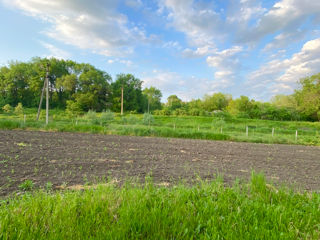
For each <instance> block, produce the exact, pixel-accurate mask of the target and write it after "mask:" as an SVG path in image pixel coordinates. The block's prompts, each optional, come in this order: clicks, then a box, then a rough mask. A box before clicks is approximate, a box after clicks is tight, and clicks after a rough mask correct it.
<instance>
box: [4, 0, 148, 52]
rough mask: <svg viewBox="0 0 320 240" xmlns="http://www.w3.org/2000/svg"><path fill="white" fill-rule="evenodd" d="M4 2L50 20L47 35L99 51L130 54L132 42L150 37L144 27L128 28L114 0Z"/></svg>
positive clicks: (125, 19) (13, 0)
mask: <svg viewBox="0 0 320 240" xmlns="http://www.w3.org/2000/svg"><path fill="white" fill-rule="evenodd" d="M3 1H4V2H5V3H6V4H7V5H9V6H11V7H14V8H18V9H20V10H22V11H23V12H24V13H25V14H27V15H30V16H33V17H36V18H40V19H42V20H43V21H46V22H48V23H50V24H51V28H50V29H46V30H45V32H46V34H47V35H48V36H49V37H51V38H54V39H56V40H59V41H62V42H64V43H67V44H70V45H73V46H77V47H79V48H82V49H90V50H92V51H93V52H95V53H98V54H102V55H106V56H123V55H126V54H129V53H132V52H133V46H134V45H135V44H137V43H139V42H147V41H149V40H150V39H149V38H148V37H147V36H146V33H145V31H144V30H143V29H140V28H139V27H137V26H134V25H133V26H131V27H129V25H130V24H129V22H128V19H127V17H126V16H125V15H124V14H121V13H119V12H117V4H118V3H117V2H118V1H116V0H109V1H103V0H92V1H84V0H80V1H78V0H68V1H64V0H55V1H44V0H43V1H42V0H12V1H9V0H3ZM131 25H132V24H131Z"/></svg>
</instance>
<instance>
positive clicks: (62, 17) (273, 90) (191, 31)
mask: <svg viewBox="0 0 320 240" xmlns="http://www.w3.org/2000/svg"><path fill="white" fill-rule="evenodd" d="M0 22H1V24H0V31H1V33H2V34H1V37H0V52H1V54H0V64H1V65H5V64H7V63H8V61H10V60H19V61H27V60H29V59H31V58H32V57H34V56H40V57H57V58H63V59H72V60H75V61H77V62H87V63H90V64H92V65H94V66H96V67H98V68H99V69H102V70H104V71H106V72H108V73H109V74H111V75H112V76H113V77H114V78H115V76H116V74H118V73H132V74H134V75H135V76H136V77H138V78H140V79H141V80H142V81H143V82H144V85H143V86H144V87H149V86H155V87H157V88H159V89H160V90H161V91H162V93H163V96H164V97H163V100H165V99H166V97H168V96H169V95H171V94H177V95H178V97H180V98H182V99H183V100H191V99H193V98H201V97H203V96H204V95H205V94H212V93H215V92H223V93H228V94H232V95H233V96H234V97H239V96H240V95H246V96H249V97H250V98H254V99H256V100H260V101H268V100H270V98H271V97H272V96H274V95H275V94H291V93H293V91H294V89H295V88H297V87H298V84H297V82H298V81H299V79H301V78H303V77H306V76H310V75H312V74H315V73H318V72H320V1H316V0H277V1H271V0H270V1H267V0H266V1H261V0H260V1H259V0H148V1H146V0H51V1H50V0H0Z"/></svg>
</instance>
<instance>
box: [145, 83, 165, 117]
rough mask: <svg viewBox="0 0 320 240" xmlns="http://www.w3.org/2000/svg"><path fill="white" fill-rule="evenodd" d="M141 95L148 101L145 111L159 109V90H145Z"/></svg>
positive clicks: (152, 88)
mask: <svg viewBox="0 0 320 240" xmlns="http://www.w3.org/2000/svg"><path fill="white" fill-rule="evenodd" d="M142 93H143V95H144V96H145V97H146V99H147V101H148V103H147V110H150V111H154V110H159V109H161V97H162V93H161V91H160V90H159V89H157V88H155V87H150V88H145V89H144V90H143V91H142Z"/></svg>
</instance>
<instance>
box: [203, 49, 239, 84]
mask: <svg viewBox="0 0 320 240" xmlns="http://www.w3.org/2000/svg"><path fill="white" fill-rule="evenodd" d="M242 51H243V47H241V46H234V47H232V48H229V49H225V50H223V51H220V52H216V53H215V54H214V55H212V56H208V57H207V64H208V65H209V66H211V67H213V68H215V69H216V72H215V74H214V77H215V80H217V81H219V82H220V85H221V86H224V87H228V86H231V85H233V84H234V80H235V74H236V72H237V70H238V69H239V67H240V61H239V58H238V57H237V54H238V53H240V52H242Z"/></svg>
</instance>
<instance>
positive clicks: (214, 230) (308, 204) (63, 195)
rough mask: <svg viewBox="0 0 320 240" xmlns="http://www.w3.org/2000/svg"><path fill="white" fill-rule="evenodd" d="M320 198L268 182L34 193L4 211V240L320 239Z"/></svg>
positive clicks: (0, 221) (0, 209) (0, 220)
mask: <svg viewBox="0 0 320 240" xmlns="http://www.w3.org/2000/svg"><path fill="white" fill-rule="evenodd" d="M319 238H320V194H319V193H312V194H311V193H304V194H300V193H297V192H294V191H290V190H286V189H284V188H282V189H275V188H274V187H273V186H271V185H268V184H266V182H265V179H264V177H263V176H261V175H253V176H252V179H251V182H250V183H249V184H237V183H236V184H235V185H234V186H233V187H224V185H223V183H222V181H219V180H217V181H214V182H211V183H206V182H200V183H198V184H197V185H195V186H193V187H186V186H184V185H179V186H175V187H171V188H164V187H155V185H153V184H152V183H150V181H148V182H147V183H146V185H145V186H136V185H132V184H126V185H124V186H123V187H121V188H119V187H115V186H113V185H112V184H110V185H101V186H99V187H98V188H96V189H88V190H84V191H65V192H55V193H50V192H49V193H48V192H45V191H38V192H35V193H33V194H25V195H24V196H22V197H21V196H20V197H16V198H12V199H8V200H6V201H3V202H2V203H1V206H0V239H319Z"/></svg>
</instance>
